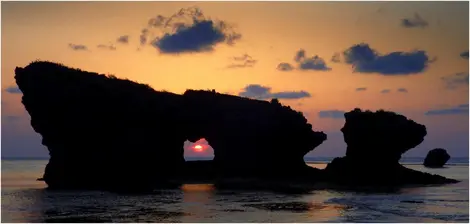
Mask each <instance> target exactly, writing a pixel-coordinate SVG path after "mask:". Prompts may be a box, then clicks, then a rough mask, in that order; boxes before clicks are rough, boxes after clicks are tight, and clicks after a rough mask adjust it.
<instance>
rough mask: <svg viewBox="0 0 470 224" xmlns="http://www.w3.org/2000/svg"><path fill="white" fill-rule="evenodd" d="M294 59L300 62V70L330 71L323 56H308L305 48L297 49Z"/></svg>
mask: <svg viewBox="0 0 470 224" xmlns="http://www.w3.org/2000/svg"><path fill="white" fill-rule="evenodd" d="M294 61H295V62H297V63H298V68H299V69H300V70H316V71H329V70H331V68H329V67H328V66H327V65H326V63H325V60H323V58H320V57H318V56H317V55H315V56H313V57H307V56H306V52H305V50H303V49H300V50H299V51H297V53H296V55H295V57H294Z"/></svg>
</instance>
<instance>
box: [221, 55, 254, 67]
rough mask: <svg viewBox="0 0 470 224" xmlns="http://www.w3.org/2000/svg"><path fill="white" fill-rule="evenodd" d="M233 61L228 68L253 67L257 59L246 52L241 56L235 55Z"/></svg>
mask: <svg viewBox="0 0 470 224" xmlns="http://www.w3.org/2000/svg"><path fill="white" fill-rule="evenodd" d="M232 60H233V63H231V64H230V65H228V66H227V68H246V67H253V66H254V65H255V64H256V62H258V61H257V60H255V59H253V57H252V56H250V55H248V54H244V55H242V56H240V57H233V58H232Z"/></svg>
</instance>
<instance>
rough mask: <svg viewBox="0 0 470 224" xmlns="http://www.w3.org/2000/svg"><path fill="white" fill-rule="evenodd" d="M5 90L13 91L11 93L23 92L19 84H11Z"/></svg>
mask: <svg viewBox="0 0 470 224" xmlns="http://www.w3.org/2000/svg"><path fill="white" fill-rule="evenodd" d="M5 91H6V92H7V93H11V94H23V92H21V90H20V88H18V86H9V87H7V88H6V89H5Z"/></svg>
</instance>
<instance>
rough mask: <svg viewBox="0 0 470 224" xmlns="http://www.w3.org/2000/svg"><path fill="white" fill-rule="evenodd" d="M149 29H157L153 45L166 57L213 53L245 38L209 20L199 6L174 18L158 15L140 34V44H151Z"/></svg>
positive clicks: (225, 24)
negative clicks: (220, 46) (218, 48)
mask: <svg viewBox="0 0 470 224" xmlns="http://www.w3.org/2000/svg"><path fill="white" fill-rule="evenodd" d="M149 29H157V30H158V31H159V32H160V34H159V35H157V36H156V37H155V38H154V39H153V41H151V43H150V44H151V45H152V46H153V47H155V48H157V49H158V50H159V51H160V53H163V54H179V53H197V52H209V51H213V50H214V47H215V46H216V45H218V44H222V43H225V44H228V45H233V44H234V43H235V42H236V41H238V40H239V39H240V38H241V37H242V36H241V34H239V33H236V32H234V31H233V30H232V27H231V26H230V25H229V24H228V23H227V22H225V21H215V20H212V19H208V18H205V16H204V14H203V13H202V11H201V10H200V9H199V8H197V7H191V8H183V9H181V10H180V11H179V12H177V13H175V14H174V15H172V16H170V17H165V16H162V15H158V16H156V17H154V18H151V19H150V20H149V21H148V27H147V29H143V30H142V31H141V35H140V43H141V44H142V45H143V44H144V43H145V42H147V40H148V38H149V35H150V32H149Z"/></svg>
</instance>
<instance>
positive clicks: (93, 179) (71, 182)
mask: <svg viewBox="0 0 470 224" xmlns="http://www.w3.org/2000/svg"><path fill="white" fill-rule="evenodd" d="M15 74H16V75H15V79H16V82H17V85H18V87H19V88H20V89H21V91H22V92H23V98H22V103H23V104H24V106H25V108H26V110H27V111H28V113H29V114H30V116H31V125H32V127H33V129H34V130H35V131H36V132H37V133H39V134H40V135H41V136H42V144H43V145H45V146H46V147H47V148H48V150H49V154H50V160H49V163H48V164H47V166H46V169H45V173H44V180H45V182H46V183H47V184H48V186H49V187H50V188H79V189H115V188H117V189H137V190H142V189H151V188H153V187H155V186H158V185H159V184H164V183H165V182H166V180H169V179H172V178H174V177H178V176H181V174H182V173H183V174H184V172H185V168H184V167H186V166H185V165H184V157H183V142H184V141H185V140H186V139H189V140H191V141H194V140H197V139H199V138H201V137H205V138H206V139H207V140H208V141H209V143H210V144H211V146H213V148H214V151H215V158H214V165H211V166H207V167H213V169H215V173H216V174H215V175H219V176H220V175H222V176H231V175H232V176H240V177H244V176H274V177H278V176H279V177H280V176H296V175H295V174H300V173H302V172H303V171H305V170H306V171H307V172H308V171H311V169H309V168H308V167H307V166H306V164H305V162H304V161H303V157H304V155H305V154H306V153H307V152H309V151H311V150H313V149H314V148H315V147H317V146H318V145H320V144H321V143H322V142H323V141H324V140H326V135H325V134H324V133H323V132H314V131H313V130H312V126H311V125H310V124H309V123H307V120H306V119H305V118H304V116H303V115H302V114H301V113H299V112H296V111H294V110H292V109H290V108H289V107H285V106H282V105H281V104H279V103H278V102H277V101H276V100H274V101H273V102H267V101H259V100H252V99H246V98H241V97H235V96H230V95H224V94H219V93H216V92H214V91H212V92H211V91H193V90H188V91H186V92H185V93H184V94H183V95H179V94H174V93H169V92H162V91H155V90H154V89H152V88H150V87H149V86H148V85H144V84H138V83H135V82H132V81H129V80H123V79H118V78H116V77H114V76H106V75H103V74H97V73H93V72H86V71H81V70H79V69H72V68H68V67H66V66H63V65H60V64H56V63H52V62H44V61H36V62H32V63H31V64H29V65H28V66H26V67H24V68H16V69H15ZM212 173H213V172H211V175H212Z"/></svg>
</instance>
